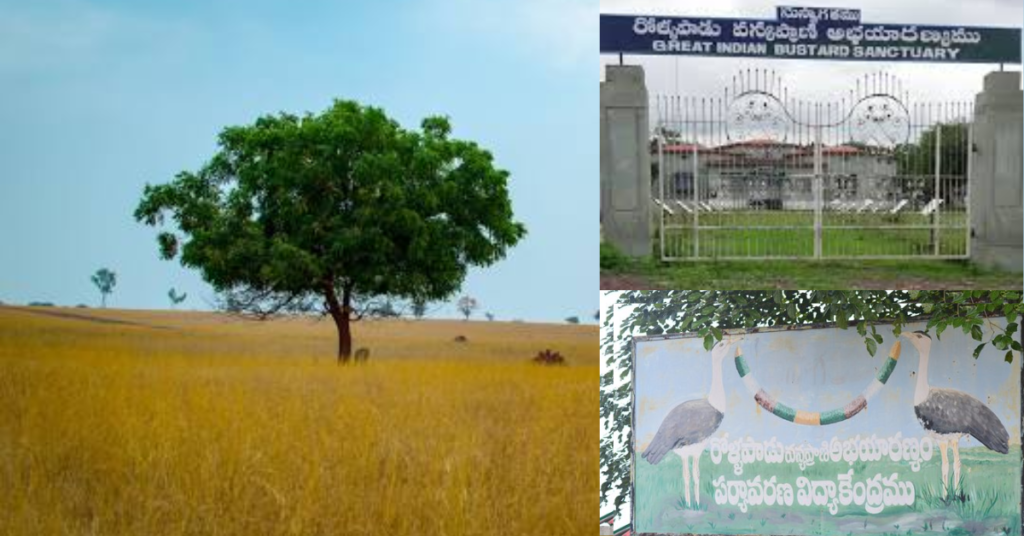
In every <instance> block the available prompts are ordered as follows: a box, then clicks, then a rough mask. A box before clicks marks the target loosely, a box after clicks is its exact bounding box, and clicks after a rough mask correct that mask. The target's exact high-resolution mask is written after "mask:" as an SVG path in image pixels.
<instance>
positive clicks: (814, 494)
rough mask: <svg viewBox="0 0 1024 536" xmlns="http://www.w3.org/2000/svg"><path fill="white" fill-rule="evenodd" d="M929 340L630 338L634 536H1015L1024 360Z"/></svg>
mask: <svg viewBox="0 0 1024 536" xmlns="http://www.w3.org/2000/svg"><path fill="white" fill-rule="evenodd" d="M987 322H991V323H987V324H986V325H985V326H983V327H984V329H985V330H986V331H989V330H998V329H1001V328H1002V327H1003V326H1005V324H1006V321H1005V319H1003V318H995V319H988V320H987ZM924 328H925V323H924V322H922V323H919V324H910V325H907V326H905V327H904V331H903V333H902V335H901V336H900V337H898V338H896V337H894V336H893V335H892V329H891V327H890V326H886V325H880V326H879V327H878V331H879V333H881V334H883V335H884V337H885V340H884V343H883V344H881V345H879V347H878V351H877V353H876V355H875V356H874V357H872V356H869V355H868V353H867V352H866V351H865V349H864V341H863V338H862V337H861V336H859V335H858V334H857V331H856V329H852V328H851V329H847V330H842V329H837V328H832V327H828V328H799V329H781V330H771V329H764V328H762V329H761V330H760V331H759V332H754V333H735V334H732V335H728V336H727V337H726V340H725V341H723V342H721V343H719V344H718V345H716V346H715V347H714V348H713V349H712V350H711V351H707V350H705V348H704V346H703V339H702V338H699V337H696V336H693V335H670V336H659V337H638V338H637V339H635V340H634V348H633V352H634V359H633V374H634V376H633V378H634V384H633V386H634V404H633V430H634V436H633V437H634V445H633V471H634V473H633V482H634V488H633V503H632V504H633V527H634V529H635V530H636V532H637V534H641V535H642V534H795V535H807V536H810V535H824V534H829V535H831V534H841V535H854V534H886V535H901V536H914V535H919V534H945V535H952V536H968V535H1001V534H1017V535H1019V534H1021V482H1022V480H1021V440H1020V438H1021V412H1020V409H1021V356H1020V354H1019V352H1014V360H1013V362H1012V363H1007V362H1006V361H1005V360H1004V353H1005V352H999V351H998V350H997V349H995V348H993V347H991V346H988V347H986V348H985V349H984V350H983V351H982V352H981V355H980V356H979V358H978V359H974V357H973V355H972V354H973V352H974V348H975V347H976V346H977V345H978V343H977V341H975V340H973V339H972V338H971V337H970V336H969V335H965V334H963V333H962V332H961V331H959V330H953V329H949V330H946V331H945V332H944V333H943V334H942V336H941V339H940V338H938V337H936V335H935V333H934V330H933V331H932V332H930V333H924ZM987 335H989V334H986V336H987ZM986 340H987V339H986ZM943 476H945V478H943Z"/></svg>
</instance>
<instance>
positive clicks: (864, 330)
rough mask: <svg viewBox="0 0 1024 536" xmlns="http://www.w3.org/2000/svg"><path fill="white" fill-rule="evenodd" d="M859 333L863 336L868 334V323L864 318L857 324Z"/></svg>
mask: <svg viewBox="0 0 1024 536" xmlns="http://www.w3.org/2000/svg"><path fill="white" fill-rule="evenodd" d="M857 334H858V335H860V336H861V337H864V336H865V335H867V334H868V329H867V324H866V323H865V322H864V321H863V320H861V321H860V323H858V324H857Z"/></svg>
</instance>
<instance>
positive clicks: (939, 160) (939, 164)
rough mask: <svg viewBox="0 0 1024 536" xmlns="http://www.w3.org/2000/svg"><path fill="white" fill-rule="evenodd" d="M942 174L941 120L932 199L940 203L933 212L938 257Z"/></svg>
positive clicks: (937, 129) (937, 133)
mask: <svg viewBox="0 0 1024 536" xmlns="http://www.w3.org/2000/svg"><path fill="white" fill-rule="evenodd" d="M941 173H942V123H941V120H940V122H939V123H936V124H935V197H934V198H932V200H933V201H939V203H938V204H937V205H935V211H934V212H932V225H933V226H934V228H935V230H934V231H932V233H934V234H935V244H934V247H935V252H934V254H935V255H936V256H938V255H939V241H940V240H941V239H940V238H939V212H940V211H941V209H942V192H941V190H940V188H941V184H940V183H941V181H940V180H939V175H940V174H941Z"/></svg>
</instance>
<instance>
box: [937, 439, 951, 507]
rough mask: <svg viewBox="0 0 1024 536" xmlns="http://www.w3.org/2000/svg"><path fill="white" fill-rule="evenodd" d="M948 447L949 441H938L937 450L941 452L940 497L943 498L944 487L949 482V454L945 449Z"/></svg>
mask: <svg viewBox="0 0 1024 536" xmlns="http://www.w3.org/2000/svg"><path fill="white" fill-rule="evenodd" d="M948 447H949V441H939V452H941V453H942V498H943V499H945V498H946V495H947V492H948V490H947V489H946V486H947V484H948V483H949V456H948V455H947V454H946V449H947V448H948Z"/></svg>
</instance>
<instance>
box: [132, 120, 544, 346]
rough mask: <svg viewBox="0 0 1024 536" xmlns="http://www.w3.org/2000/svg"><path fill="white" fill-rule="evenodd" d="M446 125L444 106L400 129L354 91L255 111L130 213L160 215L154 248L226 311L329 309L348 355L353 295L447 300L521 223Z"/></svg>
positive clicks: (492, 171) (502, 190)
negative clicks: (192, 167) (310, 104)
mask: <svg viewBox="0 0 1024 536" xmlns="http://www.w3.org/2000/svg"><path fill="white" fill-rule="evenodd" d="M450 133H451V126H450V124H449V121H448V119H447V118H445V117H428V118H427V119H424V120H423V122H422V128H421V130H419V131H413V130H406V129H403V128H402V127H401V126H400V125H399V124H398V123H397V122H395V121H394V120H392V119H390V118H389V117H388V116H387V115H386V114H385V113H384V111H383V110H380V109H378V108H373V107H367V106H362V105H360V104H358V103H356V102H351V101H335V102H334V104H333V105H332V106H331V107H330V108H328V109H327V110H325V111H324V112H322V113H319V114H312V113H307V114H305V115H302V116H297V115H292V114H286V113H280V114H277V115H267V116H263V117H260V118H259V119H257V120H256V122H255V123H253V124H251V125H246V126H237V127H229V128H225V129H224V130H223V131H222V132H221V133H220V136H219V138H218V142H219V147H220V150H219V151H218V152H217V153H216V154H215V155H214V156H213V157H212V158H211V159H210V161H209V162H208V163H206V165H204V166H203V167H202V168H200V169H199V170H198V171H194V172H191V171H183V172H181V173H179V174H178V175H177V176H176V178H175V179H174V180H173V181H172V182H170V183H167V184H161V185H155V186H154V185H147V186H146V188H145V190H144V192H143V196H142V199H141V201H140V203H139V205H138V207H137V209H136V211H135V218H136V219H137V220H138V221H140V222H142V223H144V224H146V225H151V226H160V227H163V226H164V225H165V224H166V225H167V226H166V228H164V230H163V231H162V232H161V233H160V234H159V235H158V237H157V242H158V244H159V247H160V254H161V256H162V257H163V258H164V259H173V258H175V257H180V261H181V263H182V265H183V266H186V267H190V268H196V269H198V270H200V272H201V274H202V277H203V279H205V280H206V281H207V282H208V283H210V285H211V286H212V287H213V288H214V290H215V291H216V292H217V293H218V296H219V297H220V302H221V303H220V305H221V307H222V308H224V309H226V310H229V311H234V312H241V313H248V314H254V315H256V316H257V317H259V318H265V317H267V316H269V315H273V314H276V313H279V312H311V311H320V312H323V313H324V314H329V315H330V316H331V318H332V319H333V320H334V323H335V325H336V327H337V331H338V349H337V356H338V361H339V362H347V361H348V360H349V358H350V356H351V353H352V335H351V330H350V324H351V322H353V321H355V320H358V319H360V318H362V317H363V315H364V314H365V313H366V311H365V310H360V307H358V304H360V303H372V299H371V298H373V297H387V298H395V299H422V300H443V299H446V298H448V297H449V296H450V295H452V294H453V293H454V292H456V291H457V290H458V289H459V288H460V286H461V284H462V281H463V279H464V278H465V276H466V272H467V270H468V268H469V267H470V266H487V265H490V264H493V263H495V262H497V261H498V260H500V259H502V258H504V256H505V254H506V251H507V249H508V248H510V247H512V246H514V245H515V244H516V243H517V242H519V240H520V239H522V237H523V236H524V235H525V233H526V230H525V228H524V226H523V225H522V224H521V223H519V222H516V221H515V220H514V219H513V213H512V204H511V201H510V199H509V194H508V189H507V182H508V176H509V174H508V172H506V171H504V170H502V169H499V168H497V167H495V165H494V161H493V158H492V156H491V153H489V152H488V151H486V150H484V149H482V148H481V147H479V146H478V145H477V144H476V143H474V142H471V141H463V140H458V139H454V138H451V137H450ZM168 216H169V217H170V218H171V219H172V220H173V226H172V225H169V222H167V221H166V218H167V217H168ZM357 298H358V299H357ZM364 300H365V301H364ZM364 309H365V308H364Z"/></svg>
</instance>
